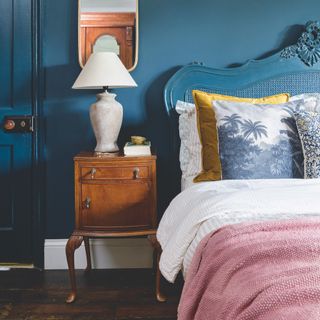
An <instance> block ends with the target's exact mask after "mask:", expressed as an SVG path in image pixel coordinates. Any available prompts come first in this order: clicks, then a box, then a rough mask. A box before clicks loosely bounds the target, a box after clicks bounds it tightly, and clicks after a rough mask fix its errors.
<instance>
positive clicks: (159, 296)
mask: <svg viewBox="0 0 320 320" xmlns="http://www.w3.org/2000/svg"><path fill="white" fill-rule="evenodd" d="M148 239H149V241H150V243H151V245H152V247H153V248H154V250H155V254H154V257H155V262H156V266H155V267H156V298H157V300H158V301H159V302H165V301H167V297H166V296H165V295H164V294H163V293H162V292H161V272H160V268H159V261H160V256H161V246H160V244H159V242H158V240H157V237H156V235H149V236H148Z"/></svg>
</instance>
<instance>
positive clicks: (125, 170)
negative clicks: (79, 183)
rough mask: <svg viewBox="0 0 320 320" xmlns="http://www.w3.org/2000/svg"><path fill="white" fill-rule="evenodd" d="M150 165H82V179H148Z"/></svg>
mask: <svg viewBox="0 0 320 320" xmlns="http://www.w3.org/2000/svg"><path fill="white" fill-rule="evenodd" d="M149 175H150V174H149V167H148V166H146V165H134V166H124V167H101V166H99V167H97V166H90V167H82V168H81V179H82V180H99V179H102V180H103V179H128V180H135V179H147V178H148V177H149Z"/></svg>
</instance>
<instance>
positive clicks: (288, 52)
mask: <svg viewBox="0 0 320 320" xmlns="http://www.w3.org/2000/svg"><path fill="white" fill-rule="evenodd" d="M280 54H281V57H283V58H287V59H290V58H292V57H295V56H298V57H299V58H300V59H301V61H302V62H303V63H305V64H306V65H307V66H309V67H310V66H313V65H314V64H315V63H317V62H318V61H319V60H320V22H319V21H309V22H307V23H306V31H305V32H303V33H302V35H301V37H300V38H299V39H298V41H297V43H296V44H294V45H292V46H290V47H287V48H285V49H283V50H282V51H281V53H280Z"/></svg>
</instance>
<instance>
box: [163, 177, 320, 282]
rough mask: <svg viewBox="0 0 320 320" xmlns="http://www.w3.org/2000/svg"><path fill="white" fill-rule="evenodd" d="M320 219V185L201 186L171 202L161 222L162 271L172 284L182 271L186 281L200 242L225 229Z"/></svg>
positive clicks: (245, 182)
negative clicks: (211, 233) (233, 225)
mask: <svg viewBox="0 0 320 320" xmlns="http://www.w3.org/2000/svg"><path fill="white" fill-rule="evenodd" d="M319 216H320V180H319V179H313V180H303V179H274V180H222V181H214V182H203V183H197V184H195V185H194V186H191V187H189V188H187V189H186V190H184V191H183V192H181V193H180V194H179V195H178V196H177V197H176V198H175V199H174V200H173V201H172V202H171V204H170V205H169V207H168V209H167V210H166V212H165V213H164V215H163V217H162V219H161V221H160V225H159V228H158V232H157V238H158V241H159V242H160V244H161V247H162V250H163V252H162V255H161V259H160V270H161V272H162V274H163V276H164V277H165V278H166V279H167V280H168V281H170V282H174V280H175V278H176V276H177V274H178V272H179V271H180V269H182V270H183V272H184V275H186V273H187V272H188V268H189V266H190V263H191V261H192V257H193V255H194V253H195V251H196V248H197V245H198V244H199V242H200V241H201V240H202V239H203V238H204V237H205V236H206V235H207V234H208V233H210V232H212V231H214V230H217V229H219V228H220V227H222V226H224V225H228V224H235V223H240V222H250V221H266V220H281V219H292V218H298V217H301V218H302V217H319Z"/></svg>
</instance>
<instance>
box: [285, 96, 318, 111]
mask: <svg viewBox="0 0 320 320" xmlns="http://www.w3.org/2000/svg"><path fill="white" fill-rule="evenodd" d="M297 100H304V101H305V102H306V107H305V110H306V111H310V112H317V111H319V110H320V93H318V92H314V93H302V94H298V95H296V96H292V97H290V99H289V101H297Z"/></svg>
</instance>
